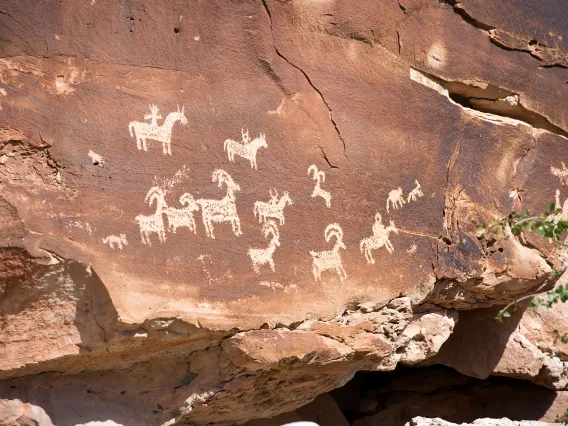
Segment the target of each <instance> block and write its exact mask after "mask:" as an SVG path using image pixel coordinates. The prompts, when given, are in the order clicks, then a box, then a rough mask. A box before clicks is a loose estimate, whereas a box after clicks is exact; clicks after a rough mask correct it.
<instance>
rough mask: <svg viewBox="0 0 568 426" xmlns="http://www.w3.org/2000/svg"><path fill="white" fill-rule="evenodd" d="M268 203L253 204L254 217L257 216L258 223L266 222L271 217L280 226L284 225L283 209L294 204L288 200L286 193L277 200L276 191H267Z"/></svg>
mask: <svg viewBox="0 0 568 426" xmlns="http://www.w3.org/2000/svg"><path fill="white" fill-rule="evenodd" d="M269 194H270V201H268V202H266V201H256V202H255V203H254V209H253V213H254V217H257V216H258V222H259V223H262V222H266V220H267V218H269V217H272V218H274V219H278V220H279V221H280V225H284V207H286V205H292V204H294V202H293V201H292V199H291V198H290V195H289V194H288V191H284V194H283V195H282V197H280V198H278V191H276V189H274V192H272V189H271V190H269Z"/></svg>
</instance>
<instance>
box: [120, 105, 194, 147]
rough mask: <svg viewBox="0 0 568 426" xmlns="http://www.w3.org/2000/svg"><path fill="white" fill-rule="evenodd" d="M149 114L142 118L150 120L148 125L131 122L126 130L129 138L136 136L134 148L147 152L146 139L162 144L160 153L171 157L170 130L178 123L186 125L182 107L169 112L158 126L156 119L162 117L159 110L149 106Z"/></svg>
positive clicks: (154, 106)
mask: <svg viewBox="0 0 568 426" xmlns="http://www.w3.org/2000/svg"><path fill="white" fill-rule="evenodd" d="M150 112H151V113H150V114H147V115H145V116H144V119H145V120H148V119H151V120H152V121H151V122H150V123H145V122H141V121H131V122H130V123H129V124H128V130H129V131H130V137H132V136H136V146H137V147H138V149H143V150H144V151H148V147H147V146H146V139H151V140H155V141H158V142H162V151H163V153H164V155H166V154H170V155H172V148H171V140H172V128H173V126H174V123H176V122H177V121H179V122H180V123H181V124H183V125H184V126H185V125H186V124H187V118H186V117H185V114H184V107H182V108H181V110H180V108H179V105H178V107H177V111H174V112H170V113H169V114H168V116H167V117H166V119H165V120H164V123H163V124H162V125H161V126H159V125H158V121H157V120H158V119H161V118H162V116H161V115H160V113H159V109H158V107H157V106H156V105H150Z"/></svg>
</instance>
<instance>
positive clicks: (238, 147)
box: [224, 130, 268, 169]
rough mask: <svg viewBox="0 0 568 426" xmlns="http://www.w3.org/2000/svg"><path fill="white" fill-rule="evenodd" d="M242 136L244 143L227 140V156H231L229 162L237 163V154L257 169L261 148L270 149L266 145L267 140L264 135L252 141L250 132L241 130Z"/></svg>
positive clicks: (225, 147) (225, 144)
mask: <svg viewBox="0 0 568 426" xmlns="http://www.w3.org/2000/svg"><path fill="white" fill-rule="evenodd" d="M241 135H242V142H237V141H235V140H233V139H227V140H225V143H224V149H225V151H227V155H228V156H229V161H232V162H234V161H235V154H236V155H238V156H240V157H243V158H244V159H246V160H249V161H250V167H251V168H255V169H257V167H256V152H257V151H258V149H259V148H261V147H262V148H268V145H267V144H266V138H265V135H264V134H262V133H261V134H260V136H259V137H257V138H254V139H253V140H252V141H251V140H250V136H249V132H248V130H247V131H246V132H244V131H243V130H241Z"/></svg>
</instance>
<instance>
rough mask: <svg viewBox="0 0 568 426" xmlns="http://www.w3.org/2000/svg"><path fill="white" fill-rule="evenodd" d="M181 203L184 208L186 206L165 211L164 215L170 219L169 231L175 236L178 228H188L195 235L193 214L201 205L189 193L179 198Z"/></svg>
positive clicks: (168, 208) (169, 208)
mask: <svg viewBox="0 0 568 426" xmlns="http://www.w3.org/2000/svg"><path fill="white" fill-rule="evenodd" d="M179 202H180V204H181V205H182V206H184V207H182V208H181V209H178V208H175V207H167V208H166V209H165V210H164V213H165V214H166V217H167V218H168V231H170V232H173V233H174V234H175V233H176V230H177V228H182V227H186V228H188V229H189V230H190V231H191V232H193V233H194V234H195V233H197V227H196V226H195V218H194V217H193V212H195V211H197V210H199V205H198V204H197V203H196V202H195V200H194V199H193V197H192V196H191V195H190V194H188V193H185V194H182V196H181V197H179Z"/></svg>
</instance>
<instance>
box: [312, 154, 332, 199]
mask: <svg viewBox="0 0 568 426" xmlns="http://www.w3.org/2000/svg"><path fill="white" fill-rule="evenodd" d="M312 172H313V173H314V177H313V179H314V180H315V181H316V186H315V187H314V190H313V192H312V198H313V197H322V198H323V199H324V200H325V205H326V206H327V207H328V208H329V207H331V194H330V193H329V192H327V191H326V190H325V189H322V188H321V184H322V183H324V182H325V173H324V172H323V171H321V170H318V168H317V166H316V165H315V164H312V165H311V166H310V167H308V176H309V175H310V174H311V173H312Z"/></svg>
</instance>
